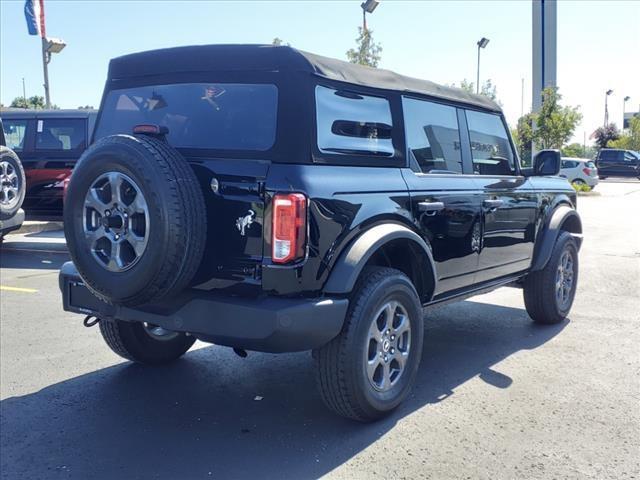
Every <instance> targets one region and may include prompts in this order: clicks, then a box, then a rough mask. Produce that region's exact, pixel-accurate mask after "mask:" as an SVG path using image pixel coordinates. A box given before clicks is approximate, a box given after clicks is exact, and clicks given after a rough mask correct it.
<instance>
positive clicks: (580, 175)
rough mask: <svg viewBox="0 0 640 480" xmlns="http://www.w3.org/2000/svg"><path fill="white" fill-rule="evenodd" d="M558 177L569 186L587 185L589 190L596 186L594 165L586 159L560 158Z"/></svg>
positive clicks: (596, 177)
mask: <svg viewBox="0 0 640 480" xmlns="http://www.w3.org/2000/svg"><path fill="white" fill-rule="evenodd" d="M559 175H560V176H561V177H564V178H566V179H567V180H569V183H571V184H574V183H577V184H582V185H588V186H589V187H590V188H594V187H595V186H596V185H597V184H598V169H597V168H596V164H595V163H593V161H592V160H589V159H587V158H572V157H562V162H561V163H560V174H559Z"/></svg>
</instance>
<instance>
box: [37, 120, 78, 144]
mask: <svg viewBox="0 0 640 480" xmlns="http://www.w3.org/2000/svg"><path fill="white" fill-rule="evenodd" d="M36 123H37V127H36V150H77V149H83V148H85V146H86V142H85V139H86V136H87V133H86V123H87V122H86V120H84V119H82V118H45V119H41V120H37V121H36Z"/></svg>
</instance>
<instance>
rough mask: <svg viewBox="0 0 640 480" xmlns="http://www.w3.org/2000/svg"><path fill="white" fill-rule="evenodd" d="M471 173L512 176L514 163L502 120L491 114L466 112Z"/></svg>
mask: <svg viewBox="0 0 640 480" xmlns="http://www.w3.org/2000/svg"><path fill="white" fill-rule="evenodd" d="M467 125H468V127H469V140H470V141H471V158H472V160H473V173H476V174H479V175H514V174H515V162H514V157H513V150H512V149H511V143H510V142H509V136H508V134H507V130H506V129H505V127H504V123H503V122H502V118H501V117H500V116H499V115H494V114H492V113H483V112H476V111H472V110H467Z"/></svg>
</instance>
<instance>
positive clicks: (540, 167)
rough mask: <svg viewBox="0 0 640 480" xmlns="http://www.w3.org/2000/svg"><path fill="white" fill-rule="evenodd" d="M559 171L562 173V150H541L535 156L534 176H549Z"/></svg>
mask: <svg viewBox="0 0 640 480" xmlns="http://www.w3.org/2000/svg"><path fill="white" fill-rule="evenodd" d="M558 173H560V150H541V151H540V152H538V153H537V154H536V156H535V157H534V158H533V172H532V175H533V176H536V177H548V176H554V175H558Z"/></svg>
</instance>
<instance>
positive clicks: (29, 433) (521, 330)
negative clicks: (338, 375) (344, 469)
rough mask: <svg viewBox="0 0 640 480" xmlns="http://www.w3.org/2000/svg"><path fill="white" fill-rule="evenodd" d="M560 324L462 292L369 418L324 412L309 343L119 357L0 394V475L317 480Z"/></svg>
mask: <svg viewBox="0 0 640 480" xmlns="http://www.w3.org/2000/svg"><path fill="white" fill-rule="evenodd" d="M565 326H566V322H565V323H564V324H560V325H556V326H549V327H542V326H537V325H534V324H533V323H532V322H531V320H529V318H528V317H527V314H526V312H525V311H524V310H521V309H517V308H508V307H502V306H496V305H488V304H484V303H478V302H473V301H465V302H461V303H458V304H453V305H450V306H447V307H442V308H441V309H439V310H436V311H434V312H432V313H430V314H429V315H428V316H427V319H426V331H425V344H424V354H423V358H422V366H421V369H420V371H419V374H418V378H417V381H416V386H415V387H414V389H413V391H412V394H411V396H410V397H409V398H408V399H407V401H405V403H404V404H403V405H402V406H401V407H400V409H399V410H398V411H396V412H395V413H394V414H393V415H391V416H390V417H388V418H387V419H385V420H382V421H380V422H377V423H375V424H368V425H363V424H357V423H354V422H350V421H347V420H344V419H341V418H339V417H336V416H334V415H333V414H331V413H330V412H329V411H328V410H326V409H325V407H324V406H323V404H322V402H321V400H320V397H319V395H318V393H317V392H316V389H315V384H314V375H313V374H314V372H313V362H312V359H311V355H309V354H308V353H300V354H287V355H272V354H262V353H250V354H249V357H248V358H246V359H241V358H239V357H237V356H236V355H235V354H233V352H232V351H231V350H230V349H227V348H221V347H215V346H211V347H204V348H201V349H197V350H195V351H192V352H190V353H188V354H187V355H186V356H185V357H184V358H183V359H181V360H179V361H177V362H175V363H174V364H172V365H170V366H167V367H158V368H148V367H142V366H138V365H133V364H131V363H122V364H119V365H116V366H113V367H109V368H105V369H102V370H99V371H96V372H92V373H89V374H86V375H82V376H79V377H76V378H72V379H69V380H66V381H64V382H60V383H58V384H55V385H51V386H49V387H46V388H44V389H42V390H40V391H38V392H35V393H33V394H29V395H25V396H21V397H12V398H8V399H6V400H3V401H2V402H0V413H1V423H0V436H1V445H2V452H3V453H2V458H1V470H0V471H1V472H2V478H57V476H60V477H64V478H78V479H86V478H95V479H103V478H104V479H106V478H123V479H124V478H127V479H129V478H144V479H146V478H161V479H165V478H166V479H178V478H179V479H190V478H244V477H257V478H296V479H301V478H317V477H319V476H321V475H323V474H326V473H328V472H330V471H332V470H333V469H335V468H336V467H338V466H340V465H341V464H343V463H344V462H346V461H348V460H349V459H350V458H352V457H353V456H354V455H356V454H357V453H359V452H360V451H362V450H364V449H366V448H367V447H369V446H371V445H372V444H374V443H375V442H376V441H377V440H378V439H379V438H380V437H382V436H383V435H385V433H387V432H388V431H389V430H391V429H392V428H393V427H394V426H395V425H396V423H397V422H399V421H400V420H402V419H403V418H404V417H405V416H407V415H409V414H411V413H412V412H414V411H416V410H418V409H428V408H429V405H430V404H434V403H438V402H442V401H446V399H447V398H448V397H449V396H451V395H455V390H456V388H457V387H459V386H460V385H462V384H463V383H464V382H466V381H467V380H469V379H471V378H473V377H476V376H480V378H482V379H483V380H484V381H486V382H487V383H488V384H489V385H488V386H487V388H508V387H509V386H510V385H511V383H512V381H515V382H518V381H526V379H525V378H519V379H515V380H512V379H511V378H509V377H507V376H505V375H503V374H501V373H499V372H498V371H496V370H499V367H495V369H493V368H492V367H493V366H494V365H495V364H497V363H499V362H500V361H501V360H503V359H505V358H507V357H509V356H510V355H512V354H514V353H516V352H519V351H522V350H531V349H534V348H536V347H539V346H540V345H543V344H544V343H546V342H547V341H549V340H550V339H552V338H553V337H554V336H555V335H557V334H558V333H560V331H562V329H563V328H564V327H565ZM105 348H106V347H105ZM424 434H425V435H428V434H429V432H428V431H425V432H424Z"/></svg>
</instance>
